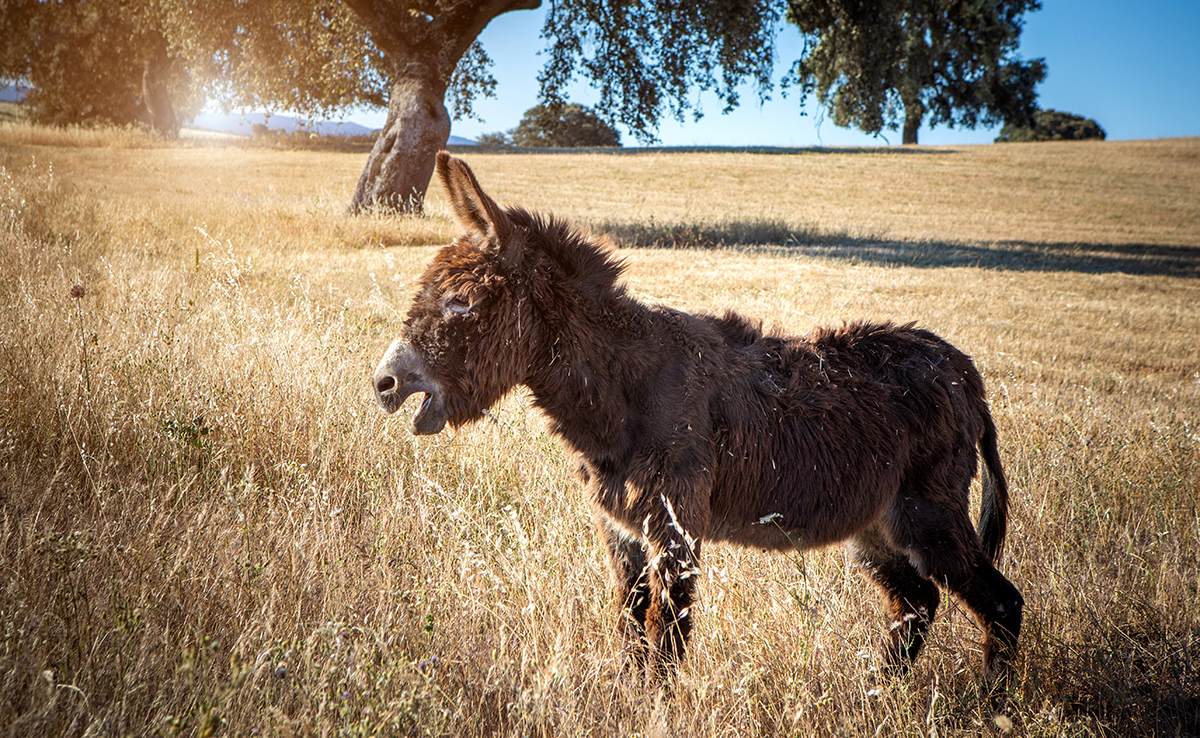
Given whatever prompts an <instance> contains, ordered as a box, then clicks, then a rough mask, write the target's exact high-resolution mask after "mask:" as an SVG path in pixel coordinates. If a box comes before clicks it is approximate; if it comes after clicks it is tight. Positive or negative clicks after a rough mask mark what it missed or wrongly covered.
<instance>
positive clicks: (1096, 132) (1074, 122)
mask: <svg viewBox="0 0 1200 738" xmlns="http://www.w3.org/2000/svg"><path fill="white" fill-rule="evenodd" d="M1104 138H1105V133H1104V129H1103V128H1101V127H1100V124H1099V123H1097V122H1096V121H1094V120H1092V119H1091V118H1084V117H1083V116H1082V115H1073V114H1071V113H1062V112H1059V111H1057V110H1039V111H1037V112H1036V113H1034V114H1033V122H1032V125H1025V126H1017V125H1013V124H1012V123H1009V124H1007V125H1005V126H1004V127H1003V128H1001V129H1000V135H999V136H997V137H996V143H1022V142H1029V141H1082V140H1085V139H1099V140H1101V141H1103V140H1104Z"/></svg>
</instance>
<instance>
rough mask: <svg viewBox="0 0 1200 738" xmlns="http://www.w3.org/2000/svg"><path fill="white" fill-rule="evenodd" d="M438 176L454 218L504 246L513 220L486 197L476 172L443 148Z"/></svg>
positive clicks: (439, 156)
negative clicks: (452, 209)
mask: <svg viewBox="0 0 1200 738" xmlns="http://www.w3.org/2000/svg"><path fill="white" fill-rule="evenodd" d="M437 176H438V179H440V180H442V186H443V187H445V188H446V194H447V195H448V196H449V197H450V205H451V207H453V208H454V217H455V218H457V219H458V222H459V223H460V224H461V225H463V226H464V227H465V228H467V229H468V230H471V231H474V232H475V233H477V234H479V235H480V236H483V237H484V238H486V239H487V240H489V241H492V242H494V243H495V245H497V246H500V247H503V246H504V245H505V243H506V242H507V241H508V237H509V235H510V234H511V233H512V221H510V220H509V219H508V215H507V214H505V212H504V209H503V208H501V207H500V206H499V205H497V204H496V201H495V200H493V199H492V198H490V197H488V196H487V194H486V193H485V192H484V191H483V188H481V187H480V186H479V180H477V179H475V173H474V172H472V171H471V167H469V166H467V163H466V162H465V161H463V160H462V159H456V158H455V157H453V156H451V155H450V154H449V153H448V152H446V151H439V152H438V155H437Z"/></svg>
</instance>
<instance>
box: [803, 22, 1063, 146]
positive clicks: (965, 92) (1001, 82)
mask: <svg viewBox="0 0 1200 738" xmlns="http://www.w3.org/2000/svg"><path fill="white" fill-rule="evenodd" d="M1040 7H1041V3H1040V1H1039V0H880V1H879V2H863V0H788V11H787V18H788V20H789V21H791V22H792V23H794V24H795V25H796V26H797V27H798V28H799V29H800V30H801V31H802V32H803V33H804V34H805V37H806V41H805V49H804V53H803V54H802V56H801V58H800V59H799V60H798V61H797V62H796V63H795V64H794V65H793V66H792V69H791V71H790V72H789V73H788V76H787V77H786V78H785V84H787V85H798V86H799V87H800V88H801V90H802V92H803V94H805V95H807V94H809V93H812V92H815V93H816V96H817V99H818V101H819V102H820V103H821V105H823V106H825V107H826V108H827V109H828V110H829V111H830V113H831V116H832V118H833V122H834V123H835V124H837V125H839V126H846V127H854V128H858V129H860V130H862V131H865V132H867V133H873V134H878V133H880V132H881V131H882V130H883V129H884V128H888V129H891V130H895V129H896V128H897V127H898V126H899V125H900V124H901V121H902V123H903V128H904V131H903V134H902V142H903V143H906V144H915V143H917V134H918V131H919V130H920V128H921V124H922V123H923V122H925V121H926V120H928V122H929V123H930V124H931V125H937V124H939V123H946V124H947V125H949V126H951V127H953V126H955V125H961V126H963V127H966V128H974V127H975V126H976V125H978V124H980V123H983V124H985V125H994V124H996V123H999V122H1001V121H1007V122H1012V123H1016V124H1023V123H1027V122H1028V121H1029V120H1030V118H1031V116H1032V115H1033V112H1034V110H1035V109H1036V100H1037V96H1036V93H1035V91H1034V87H1035V86H1036V85H1037V83H1038V82H1040V81H1041V80H1042V79H1043V78H1044V77H1045V74H1046V72H1045V64H1044V63H1043V62H1042V60H1040V59H1036V60H1033V61H1029V62H1024V61H1020V60H1017V59H1015V58H1014V56H1013V55H1014V54H1015V52H1016V49H1017V44H1018V42H1019V40H1020V35H1021V28H1022V15H1023V14H1024V13H1025V12H1026V11H1029V10H1037V9H1038V8H1040Z"/></svg>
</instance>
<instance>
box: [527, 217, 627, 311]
mask: <svg viewBox="0 0 1200 738" xmlns="http://www.w3.org/2000/svg"><path fill="white" fill-rule="evenodd" d="M505 212H506V214H507V215H508V217H509V218H510V219H511V220H512V222H513V224H514V225H516V226H518V227H520V228H521V229H523V230H524V231H525V237H526V242H525V247H526V248H528V249H531V250H533V251H534V252H537V253H541V254H543V255H545V256H546V257H547V258H549V259H550V261H551V262H552V263H553V264H554V265H556V266H557V267H558V268H559V269H560V270H562V276H563V277H564V278H566V279H567V280H569V281H570V282H572V283H575V284H576V285H578V286H584V285H586V286H589V287H592V288H595V289H597V290H599V291H601V292H605V291H607V290H611V289H615V288H616V287H617V282H618V280H619V279H620V278H621V275H622V274H624V272H625V267H626V263H625V260H624V259H622V258H620V257H619V256H617V255H616V253H615V248H614V246H613V245H612V244H611V243H610V242H608V241H607V240H605V239H603V238H597V237H595V236H591V235H589V234H586V233H584V232H583V231H581V230H579V229H578V228H576V227H575V226H573V225H572V224H571V223H569V222H567V221H566V220H563V219H562V218H559V217H556V216H554V215H547V214H543V213H536V212H531V211H529V210H526V209H524V208H516V207H514V208H506V209H505Z"/></svg>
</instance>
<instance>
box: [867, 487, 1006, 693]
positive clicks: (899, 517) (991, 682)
mask: <svg viewBox="0 0 1200 738" xmlns="http://www.w3.org/2000/svg"><path fill="white" fill-rule="evenodd" d="M968 479H969V477H968ZM934 499H936V500H937V503H936V504H935V503H934V502H932V500H934ZM966 499H967V495H966V490H965V488H964V490H963V492H962V493H961V495H953V494H946V495H941V496H938V497H934V496H933V495H932V494H927V495H925V496H924V497H917V496H915V495H914V496H905V495H901V496H899V497H897V498H896V499H895V500H894V501H893V502H892V504H891V505H890V506H889V508H888V510H887V512H886V513H885V515H884V517H883V521H884V525H885V526H886V529H887V533H888V537H889V538H890V540H891V542H892V543H893V544H895V545H896V546H897V547H898V548H900V549H902V550H903V551H904V553H905V554H906V555H907V556H908V559H909V561H910V562H912V564H913V566H914V567H915V568H916V570H917V571H918V572H920V573H921V574H922V575H924V576H927V577H929V578H930V579H933V580H934V581H935V582H938V583H939V584H942V585H943V586H944V587H945V588H946V589H948V590H950V592H951V593H953V594H954V595H955V596H956V597H958V598H959V599H960V600H961V601H962V603H963V604H964V605H966V607H967V609H969V610H970V611H971V612H972V613H973V614H974V615H975V619H976V620H977V621H978V622H979V626H980V629H981V630H982V631H983V680H984V683H985V685H987V688H988V690H989V691H990V693H991V698H992V703H993V705H994V706H996V707H999V706H1000V705H1001V704H1002V702H1003V700H1004V694H1005V691H1006V690H1007V688H1008V680H1009V662H1010V660H1011V659H1012V657H1013V656H1014V655H1015V654H1016V649H1017V636H1018V635H1019V634H1020V631H1021V611H1022V609H1023V607H1024V600H1023V599H1022V598H1021V593H1020V592H1018V591H1017V588H1016V587H1014V586H1013V584H1012V582H1010V581H1008V579H1006V578H1005V577H1004V575H1003V574H1001V573H1000V572H999V571H997V570H996V568H995V567H994V566H992V564H991V562H990V561H988V559H987V556H986V555H985V554H984V551H983V544H982V543H981V542H980V540H979V536H978V534H977V533H976V532H975V527H974V526H973V525H972V524H971V519H970V516H969V515H968V513H967V505H966Z"/></svg>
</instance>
